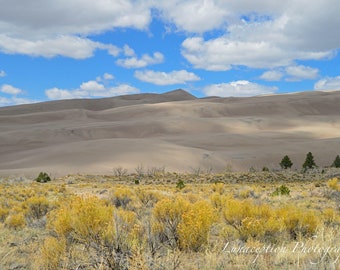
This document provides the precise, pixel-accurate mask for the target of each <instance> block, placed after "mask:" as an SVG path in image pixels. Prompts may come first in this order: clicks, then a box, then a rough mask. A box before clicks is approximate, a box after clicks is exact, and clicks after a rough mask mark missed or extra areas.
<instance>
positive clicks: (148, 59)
mask: <svg viewBox="0 0 340 270" xmlns="http://www.w3.org/2000/svg"><path fill="white" fill-rule="evenodd" d="M124 51H125V50H124ZM125 54H127V55H131V54H132V52H131V51H128V52H126V51H125ZM132 55H134V52H133V54H132ZM163 60H164V56H163V54H161V53H160V52H155V53H154V54H153V55H152V56H150V55H148V54H144V55H142V57H141V58H138V57H137V56H135V55H134V56H132V57H128V58H125V59H118V60H117V61H116V64H117V65H119V66H122V67H125V68H142V67H146V66H149V65H155V64H160V63H162V62H163Z"/></svg>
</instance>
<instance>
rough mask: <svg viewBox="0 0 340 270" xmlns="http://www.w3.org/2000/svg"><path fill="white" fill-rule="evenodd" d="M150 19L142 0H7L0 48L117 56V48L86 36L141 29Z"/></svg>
mask: <svg viewBox="0 0 340 270" xmlns="http://www.w3.org/2000/svg"><path fill="white" fill-rule="evenodd" d="M150 21H151V12H150V6H149V5H146V4H145V3H144V1H142V2H140V1H130V0H119V1H106V0H96V1H92V0H73V1H53V0H45V1H42V0H38V1H35V3H34V6H32V3H28V2H27V1H20V4H18V3H17V2H6V3H4V4H2V5H1V9H0V33H1V35H0V51H2V52H5V53H9V54H26V55H32V56H43V57H54V56H58V55H62V56H66V57H71V58H75V59H84V58H88V57H91V56H92V55H93V54H94V52H95V50H97V49H103V50H107V51H108V53H109V54H111V55H113V56H117V55H118V53H119V49H118V48H117V47H115V46H113V45H110V44H102V43H99V42H94V41H92V40H90V39H89V38H86V36H88V35H90V34H99V33H102V32H105V31H108V30H112V29H114V28H117V27H131V28H136V29H141V30H142V29H146V28H147V26H148V25H149V23H150Z"/></svg>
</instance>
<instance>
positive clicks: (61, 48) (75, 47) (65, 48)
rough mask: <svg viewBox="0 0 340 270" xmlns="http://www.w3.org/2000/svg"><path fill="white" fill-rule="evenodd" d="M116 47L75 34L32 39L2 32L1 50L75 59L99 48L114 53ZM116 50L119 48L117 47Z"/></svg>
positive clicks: (89, 55) (89, 54)
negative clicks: (15, 36) (14, 36)
mask: <svg viewBox="0 0 340 270" xmlns="http://www.w3.org/2000/svg"><path fill="white" fill-rule="evenodd" d="M114 48H115V47H114V46H113V45H105V44H101V43H98V42H93V41H91V40H90V39H87V38H80V37H75V36H57V37H53V38H51V39H42V40H35V41H31V40H25V39H18V38H10V37H8V36H6V35H3V34H0V50H1V51H3V52H5V53H9V54H27V55H32V56H44V57H47V58H51V57H55V56H58V55H62V56H66V57H71V58H75V59H85V58H88V57H91V56H93V54H94V51H95V50H97V49H102V50H108V51H110V52H111V53H112V54H114V53H116V52H114ZM116 50H118V49H117V48H116Z"/></svg>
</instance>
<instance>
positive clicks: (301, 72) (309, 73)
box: [286, 65, 319, 81]
mask: <svg viewBox="0 0 340 270" xmlns="http://www.w3.org/2000/svg"><path fill="white" fill-rule="evenodd" d="M286 73H287V75H288V76H290V78H288V80H292V81H300V80H305V79H306V80H312V79H315V78H317V76H318V73H319V70H318V69H317V68H311V67H307V66H303V65H299V66H290V67H286Z"/></svg>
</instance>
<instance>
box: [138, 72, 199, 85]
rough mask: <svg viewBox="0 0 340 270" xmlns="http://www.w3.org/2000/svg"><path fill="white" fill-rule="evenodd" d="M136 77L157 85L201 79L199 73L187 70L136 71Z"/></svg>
mask: <svg viewBox="0 0 340 270" xmlns="http://www.w3.org/2000/svg"><path fill="white" fill-rule="evenodd" d="M135 77H136V78H137V79H139V80H141V81H144V82H149V83H153V84H156V85H172V84H185V83H186V82H190V81H199V80H200V78H199V77H198V76H197V75H195V74H194V73H192V72H188V71H186V70H175V71H171V72H169V73H166V72H159V71H153V70H145V71H136V72H135Z"/></svg>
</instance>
